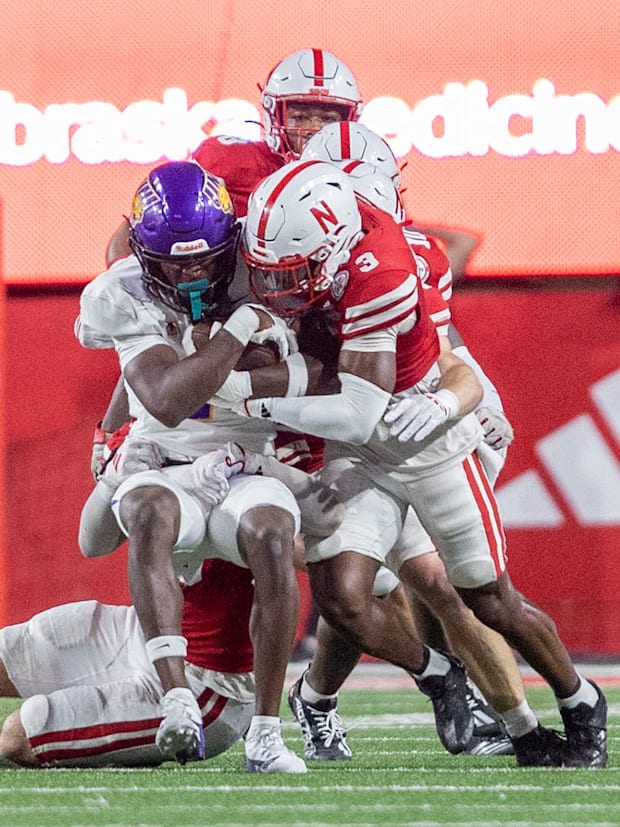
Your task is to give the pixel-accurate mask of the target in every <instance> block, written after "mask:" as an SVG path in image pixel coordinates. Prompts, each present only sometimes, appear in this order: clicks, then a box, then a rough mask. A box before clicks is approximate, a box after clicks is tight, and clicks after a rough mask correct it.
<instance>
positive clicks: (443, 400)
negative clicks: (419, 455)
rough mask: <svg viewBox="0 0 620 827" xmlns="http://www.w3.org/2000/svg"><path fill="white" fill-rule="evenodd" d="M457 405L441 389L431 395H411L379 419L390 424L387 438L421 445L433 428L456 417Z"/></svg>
mask: <svg viewBox="0 0 620 827" xmlns="http://www.w3.org/2000/svg"><path fill="white" fill-rule="evenodd" d="M459 407H460V406H459V401H458V399H457V397H456V396H455V394H453V393H452V391H449V390H446V389H445V388H442V389H441V390H438V391H436V392H435V393H424V394H415V395H414V396H409V397H406V398H405V399H401V400H400V402H397V403H396V404H395V405H393V406H392V407H391V408H389V409H388V411H387V412H386V413H385V415H384V417H383V419H384V420H385V421H386V422H387V423H388V424H391V425H392V427H391V428H390V434H391V436H397V437H398V441H399V442H408V441H409V440H410V439H412V438H413V441H414V442H421V441H422V440H423V439H426V437H427V436H428V435H429V434H430V433H432V432H433V431H434V430H435V428H438V427H439V426H440V425H443V423H444V422H447V421H448V420H449V419H454V418H455V417H456V416H458V412H459Z"/></svg>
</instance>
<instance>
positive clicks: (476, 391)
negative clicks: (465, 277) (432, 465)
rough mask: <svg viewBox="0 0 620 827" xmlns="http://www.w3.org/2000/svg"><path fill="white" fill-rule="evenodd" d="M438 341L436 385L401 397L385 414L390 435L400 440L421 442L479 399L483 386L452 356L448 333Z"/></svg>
mask: <svg viewBox="0 0 620 827" xmlns="http://www.w3.org/2000/svg"><path fill="white" fill-rule="evenodd" d="M439 343H440V353H439V357H438V360H437V365H438V368H439V371H440V378H439V383H438V385H437V388H436V389H435V390H434V391H432V392H426V393H416V394H413V395H412V396H407V397H404V398H403V399H400V400H399V401H398V402H396V403H395V404H394V405H392V406H391V407H390V409H389V410H388V411H387V413H386V414H385V416H384V419H385V421H386V422H387V423H388V424H389V425H390V434H391V435H392V436H397V437H398V439H399V441H400V442H408V441H409V440H413V441H414V442H421V441H422V440H424V439H426V438H427V437H428V436H429V435H430V434H431V433H432V432H433V431H435V430H436V429H437V428H439V427H440V426H442V425H444V424H445V423H446V422H449V421H451V420H456V419H460V418H461V417H463V416H465V415H466V414H468V413H471V412H472V411H474V410H475V408H476V406H477V405H478V404H479V403H480V400H481V399H482V385H481V384H480V382H479V381H478V379H477V377H476V374H475V373H474V371H473V370H472V369H471V368H470V367H469V365H466V364H465V362H463V360H462V359H459V358H458V356H455V355H454V353H453V352H452V348H451V346H450V342H449V341H448V338H447V336H440V337H439Z"/></svg>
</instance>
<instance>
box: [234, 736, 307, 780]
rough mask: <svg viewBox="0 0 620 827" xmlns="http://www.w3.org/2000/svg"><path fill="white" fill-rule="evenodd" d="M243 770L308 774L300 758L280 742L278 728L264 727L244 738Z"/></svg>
mask: <svg viewBox="0 0 620 827" xmlns="http://www.w3.org/2000/svg"><path fill="white" fill-rule="evenodd" d="M245 757H246V761H245V768H246V770H247V771H248V772H288V773H297V774H300V773H304V772H308V768H307V767H306V765H305V763H304V761H303V759H302V758H300V757H299V756H298V755H295V753H294V752H292V751H291V750H290V749H289V748H288V747H287V746H285V744H284V741H283V740H282V733H281V731H280V727H279V726H271V727H265V728H263V729H259V730H257V731H256V732H255V733H254V734H253V735H252V736H247V735H246V738H245Z"/></svg>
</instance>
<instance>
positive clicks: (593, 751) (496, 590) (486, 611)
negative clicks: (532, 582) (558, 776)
mask: <svg viewBox="0 0 620 827" xmlns="http://www.w3.org/2000/svg"><path fill="white" fill-rule="evenodd" d="M459 592H460V593H461V595H462V596H463V599H464V600H465V602H466V603H467V604H468V605H469V606H471V608H472V609H473V610H474V611H475V612H476V614H477V616H478V617H479V618H480V619H481V620H482V621H483V622H484V623H486V624H487V625H489V626H491V627H492V628H494V629H496V630H497V631H498V632H499V633H500V634H501V635H503V637H504V638H505V639H506V640H507V641H508V642H509V643H510V644H511V645H512V646H513V647H514V648H515V649H516V650H517V651H518V652H519V654H520V655H521V656H522V657H523V659H524V660H525V661H526V662H527V663H529V665H530V666H531V667H532V668H533V669H534V670H535V671H536V672H538V673H539V674H540V675H542V677H543V678H545V680H546V681H547V683H548V684H549V685H550V686H551V688H552V689H553V691H554V693H555V695H556V699H557V702H558V706H559V709H560V712H561V714H562V719H563V721H564V726H565V731H566V737H567V740H568V750H567V751H566V754H565V755H564V756H563V764H564V765H568V766H585V767H603V766H605V764H606V762H607V738H606V731H607V704H606V701H605V698H604V696H603V694H602V693H601V691H600V689H599V688H598V687H597V686H596V685H595V684H593V683H592V682H591V681H588V680H586V679H585V678H583V677H582V676H581V675H580V674H579V673H578V672H577V670H576V669H575V666H574V664H573V662H572V660H571V658H570V655H569V653H568V651H567V650H566V647H565V646H564V644H563V642H562V640H561V639H560V637H559V635H558V633H557V629H556V626H555V624H554V623H553V621H552V620H551V618H550V617H549V616H548V615H547V614H546V613H545V612H543V611H542V610H541V609H539V608H538V607H537V606H535V605H534V604H533V603H532V602H531V601H529V600H527V599H525V598H524V597H523V595H521V594H520V593H519V592H517V590H516V589H515V588H514V586H513V584H512V581H511V580H510V577H509V575H508V572H506V571H504V572H503V573H502V574H501V575H500V576H499V577H498V579H497V580H496V581H495V582H494V583H489V584H486V585H484V586H481V587H479V588H477V589H463V588H461V589H459Z"/></svg>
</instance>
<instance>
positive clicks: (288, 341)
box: [248, 304, 299, 362]
mask: <svg viewBox="0 0 620 827" xmlns="http://www.w3.org/2000/svg"><path fill="white" fill-rule="evenodd" d="M248 306H249V307H251V308H252V309H253V310H255V311H256V312H257V313H258V314H259V316H260V318H261V327H260V328H259V329H258V330H257V331H256V332H255V333H253V334H252V337H251V338H250V341H251V342H254V344H257V345H262V344H264V343H265V342H274V343H275V345H276V346H277V348H278V352H279V354H280V361H281V362H283V361H284V360H285V359H286V357H287V356H289V355H290V354H291V353H297V351H298V350H299V346H298V345H297V336H296V335H295V332H294V331H293V330H292V328H291V327H289V325H288V324H287V323H286V322H285V321H284V319H282V318H281V317H280V316H276V315H275V313H272V312H271V311H270V310H267V309H266V308H265V307H263V306H262V305H259V304H250V305H248ZM265 317H268V320H269V321H270V324H269V323H268V320H267V319H265ZM263 325H264V326H263Z"/></svg>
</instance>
